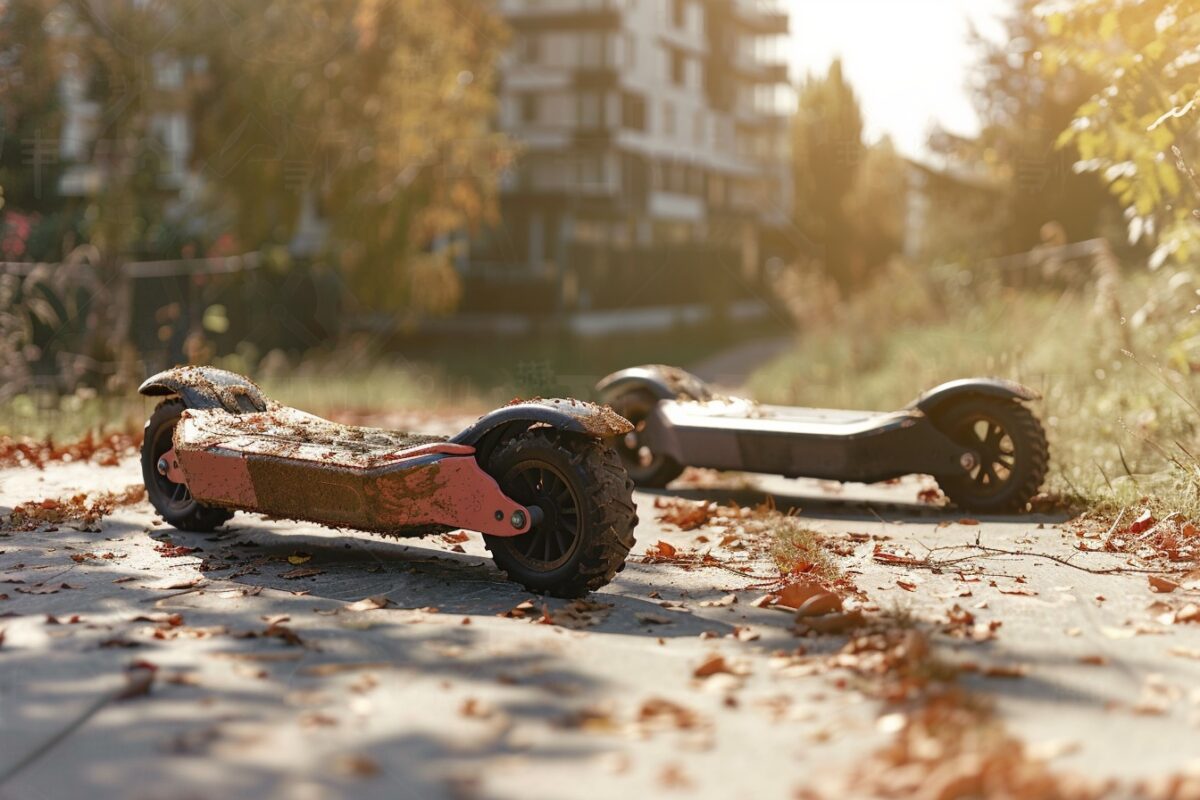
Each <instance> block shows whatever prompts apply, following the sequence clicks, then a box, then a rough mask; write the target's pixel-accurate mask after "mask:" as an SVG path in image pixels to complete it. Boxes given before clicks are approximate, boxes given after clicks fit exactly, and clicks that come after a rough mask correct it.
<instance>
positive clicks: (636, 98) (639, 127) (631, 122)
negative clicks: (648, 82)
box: [621, 92, 646, 131]
mask: <svg viewBox="0 0 1200 800" xmlns="http://www.w3.org/2000/svg"><path fill="white" fill-rule="evenodd" d="M621 124H622V125H623V126H624V127H626V128H628V129H629V130H632V131H644V130H646V99H645V98H644V97H642V96H641V95H640V94H634V93H633V92H622V93H621Z"/></svg>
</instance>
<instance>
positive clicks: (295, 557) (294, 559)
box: [287, 552, 312, 565]
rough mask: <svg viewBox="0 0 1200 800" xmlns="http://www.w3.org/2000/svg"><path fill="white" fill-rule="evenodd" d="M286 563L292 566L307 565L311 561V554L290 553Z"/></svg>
mask: <svg viewBox="0 0 1200 800" xmlns="http://www.w3.org/2000/svg"><path fill="white" fill-rule="evenodd" d="M287 560H288V563H289V564H293V565H299V564H307V563H308V562H309V561H312V553H299V552H297V553H292V554H291V555H290V556H288V557H287Z"/></svg>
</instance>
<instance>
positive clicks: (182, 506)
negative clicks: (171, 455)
mask: <svg viewBox="0 0 1200 800" xmlns="http://www.w3.org/2000/svg"><path fill="white" fill-rule="evenodd" d="M185 408H186V406H185V405H184V402H183V401H182V400H180V399H178V398H172V399H170V400H164V401H163V402H161V403H159V404H158V407H157V408H155V409H154V413H153V414H151V415H150V419H149V420H147V421H146V428H145V432H144V435H143V437H142V480H143V481H144V482H145V484H146V497H147V498H148V499H149V500H150V504H151V505H152V506H154V510H155V511H157V512H158V514H159V516H161V517H162V518H163V520H164V521H165V522H166V523H167V524H168V525H170V526H172V527H174V528H178V529H179V530H181V531H196V532H200V533H206V532H208V531H211V530H213V529H214V528H216V527H217V526H218V525H221V524H222V523H225V522H228V521H229V520H230V519H232V518H233V512H232V511H230V510H228V509H225V508H216V507H214V506H206V505H204V504H203V503H200V502H198V501H196V500H194V499H190V495H189V501H188V502H182V503H180V502H173V501H172V500H171V499H170V498H169V497H166V496H165V495H164V491H163V488H162V485H161V476H160V475H159V474H158V466H157V464H158V457H159V456H160V455H161V452H155V442H156V441H161V438H162V437H167V436H169V435H170V432H171V431H173V430H174V428H175V426H176V425H177V424H178V423H179V417H180V415H181V414H183V411H184V409H185ZM160 449H161V445H160ZM166 449H168V450H169V449H170V445H169V444H168V445H167V448H166Z"/></svg>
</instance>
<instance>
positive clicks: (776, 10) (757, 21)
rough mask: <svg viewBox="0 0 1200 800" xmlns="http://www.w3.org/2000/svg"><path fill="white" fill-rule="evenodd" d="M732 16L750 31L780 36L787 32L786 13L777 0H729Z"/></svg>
mask: <svg viewBox="0 0 1200 800" xmlns="http://www.w3.org/2000/svg"><path fill="white" fill-rule="evenodd" d="M730 7H731V9H732V11H733V17H734V19H735V20H737V21H738V22H739V23H741V25H742V26H744V27H745V28H746V29H747V30H749V31H750V32H751V33H756V34H759V35H762V36H782V35H784V34H786V33H787V32H788V15H787V11H785V10H784V9H783V7H782V6H781V5H780V3H779V2H778V1H777V0H730Z"/></svg>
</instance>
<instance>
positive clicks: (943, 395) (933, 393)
mask: <svg viewBox="0 0 1200 800" xmlns="http://www.w3.org/2000/svg"><path fill="white" fill-rule="evenodd" d="M969 395H982V396H984V397H1006V398H1008V399H1010V400H1018V401H1021V402H1029V401H1031V400H1040V399H1041V397H1042V395H1041V394H1040V393H1039V392H1037V391H1036V390H1034V389H1030V388H1029V387H1028V386H1024V385H1022V384H1020V383H1017V382H1016V381H1009V380H1004V379H1003V378H963V379H961V380H957V381H949V382H947V383H943V384H941V385H940V386H935V387H933V388H932V389H930V390H929V391H927V392H925V393H924V394H922V395H921V396H920V397H918V398H917V399H916V400H913V401H912V402H911V403H909V404H908V408H915V409H918V410H920V411H923V412H925V413H926V414H929V413H932V412H933V410H934V409H936V408H938V407H939V406H941V405H942V404H943V403H946V402H947V401H949V400H954V399H956V398H959V397H967V396H969Z"/></svg>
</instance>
